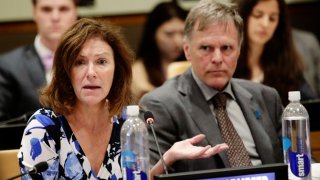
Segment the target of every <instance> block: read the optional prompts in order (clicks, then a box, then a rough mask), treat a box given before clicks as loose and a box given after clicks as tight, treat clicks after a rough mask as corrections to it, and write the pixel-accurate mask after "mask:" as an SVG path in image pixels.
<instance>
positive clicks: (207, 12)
mask: <svg viewBox="0 0 320 180" xmlns="http://www.w3.org/2000/svg"><path fill="white" fill-rule="evenodd" d="M184 33H185V41H184V45H183V48H184V52H185V55H186V57H187V59H188V61H190V62H191V64H192V66H191V68H189V69H188V70H187V71H186V72H184V73H183V74H182V75H180V76H177V77H175V78H173V79H171V80H168V81H167V82H166V83H165V84H164V85H162V86H161V87H159V88H157V89H155V90H154V91H152V92H150V93H148V94H146V95H145V96H143V97H142V99H141V101H140V105H141V106H142V107H144V108H146V109H148V110H150V111H151V112H153V113H154V116H155V119H156V122H155V123H154V128H155V131H156V134H157V136H158V140H159V144H160V148H161V151H162V152H165V151H167V150H168V149H169V148H170V147H171V146H172V145H173V144H174V143H175V142H177V141H180V140H183V139H187V138H190V137H193V136H195V135H197V134H205V136H206V140H204V141H203V142H201V143H200V144H199V145H201V146H205V145H211V146H215V145H216V144H220V143H223V142H224V141H226V139H227V138H226V136H223V135H222V134H223V133H222V131H221V130H223V129H221V128H220V126H221V123H220V122H219V123H220V124H219V123H218V119H219V117H217V116H216V115H217V111H216V109H218V108H216V107H215V106H214V105H213V102H212V101H213V100H212V99H214V98H215V96H216V95H217V94H224V95H225V96H226V97H227V103H226V105H225V107H226V110H227V114H228V117H229V119H230V121H231V124H232V125H231V126H233V127H234V129H235V131H233V132H236V133H235V134H236V135H237V136H238V137H239V136H240V138H238V139H239V141H240V142H239V143H240V144H243V145H244V148H243V152H244V153H245V154H246V156H247V161H248V165H260V164H268V163H280V162H283V155H282V147H281V114H282V110H283V107H282V104H281V100H280V97H279V95H278V93H277V91H276V90H275V89H273V88H270V87H267V86H264V85H261V84H258V83H254V82H251V81H247V80H239V79H234V78H232V76H233V73H234V71H235V68H236V66H237V60H238V57H239V54H240V47H241V42H242V36H243V22H242V19H241V17H240V16H239V14H238V13H237V11H236V9H235V7H234V6H233V5H231V4H228V3H226V2H218V1H215V0H202V1H200V2H199V3H198V4H197V5H195V6H194V7H193V8H192V9H191V11H190V12H189V14H188V17H187V19H186V26H185V32H184ZM217 107H218V106H217ZM230 121H229V122H230ZM150 134H151V131H150ZM149 142H150V143H149V144H150V153H151V163H152V164H154V163H155V162H157V161H158V160H159V156H158V153H157V148H156V146H155V143H154V142H153V138H152V136H150V141H149ZM228 145H229V149H228V150H227V151H224V152H221V153H219V154H218V155H215V156H213V157H210V158H206V159H197V160H182V161H177V162H176V163H174V164H173V165H172V168H173V170H174V171H176V172H181V171H194V170H204V169H212V168H225V167H239V166H237V165H233V164H232V163H231V155H230V149H237V148H232V146H235V144H233V143H229V144H228ZM243 145H242V147H243ZM164 158H166V157H164ZM232 158H242V155H240V153H239V154H238V157H237V156H233V157H232ZM240 167H243V166H241V165H240Z"/></svg>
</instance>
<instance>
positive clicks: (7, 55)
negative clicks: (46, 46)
mask: <svg viewBox="0 0 320 180" xmlns="http://www.w3.org/2000/svg"><path fill="white" fill-rule="evenodd" d="M30 52H32V53H36V51H34V46H33V45H31V44H30V45H25V46H20V47H17V48H15V49H12V50H10V51H8V52H4V53H2V54H0V60H1V61H6V60H7V61H8V60H10V61H15V60H19V59H18V57H19V58H25V57H26V53H30Z"/></svg>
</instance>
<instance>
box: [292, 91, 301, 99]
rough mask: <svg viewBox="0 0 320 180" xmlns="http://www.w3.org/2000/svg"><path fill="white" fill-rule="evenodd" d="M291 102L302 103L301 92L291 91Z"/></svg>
mask: <svg viewBox="0 0 320 180" xmlns="http://www.w3.org/2000/svg"><path fill="white" fill-rule="evenodd" d="M289 101H300V91H289Z"/></svg>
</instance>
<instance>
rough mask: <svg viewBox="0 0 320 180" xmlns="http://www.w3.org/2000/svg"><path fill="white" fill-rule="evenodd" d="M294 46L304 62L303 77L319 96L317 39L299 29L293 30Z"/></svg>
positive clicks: (319, 71)
mask: <svg viewBox="0 0 320 180" xmlns="http://www.w3.org/2000/svg"><path fill="white" fill-rule="evenodd" d="M292 37H293V41H294V44H295V46H296V48H297V50H298V52H299V53H300V55H301V57H302V59H303V60H304V61H303V63H304V72H303V73H304V76H305V78H306V80H307V82H308V83H309V84H310V85H311V87H312V88H313V89H314V90H315V91H316V93H317V94H318V96H320V46H319V42H318V39H317V37H316V36H315V35H314V34H312V33H310V32H308V31H303V30H300V29H293V31H292Z"/></svg>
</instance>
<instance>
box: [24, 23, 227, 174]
mask: <svg viewBox="0 0 320 180" xmlns="http://www.w3.org/2000/svg"><path fill="white" fill-rule="evenodd" d="M132 57H133V56H132V53H131V51H130V50H129V49H128V48H127V46H126V43H125V42H124V41H123V39H122V37H121V36H120V34H119V32H118V30H117V29H116V28H114V27H113V26H111V25H109V24H106V23H103V22H99V21H95V20H90V19H81V20H79V21H77V22H76V23H75V24H74V25H73V26H72V27H71V28H70V29H69V30H68V31H67V32H66V33H65V34H64V36H63V37H62V39H61V42H60V44H59V46H58V48H57V50H56V52H55V60H54V64H53V78H52V81H51V83H50V84H49V85H48V86H47V87H46V88H44V89H43V90H42V93H41V96H40V99H41V103H42V104H43V105H44V106H45V107H50V109H49V108H42V109H40V110H38V111H37V112H36V113H35V114H34V115H33V116H32V117H31V118H30V120H29V122H28V125H27V127H26V129H25V131H24V134H23V137H22V142H21V148H20V152H19V155H18V156H19V162H20V166H21V170H22V172H26V171H27V169H28V167H32V166H34V165H35V164H37V163H39V162H41V161H46V162H48V164H49V168H48V169H47V170H46V171H45V172H43V173H41V174H40V173H38V174H34V175H31V177H32V178H42V179H69V178H70V179H121V178H122V172H121V166H120V155H121V145H120V129H121V125H122V124H123V122H124V119H123V118H122V117H121V115H120V114H121V111H122V109H123V107H124V106H126V105H128V104H130V103H131V94H130V85H131V80H132V79H131V78H132V73H131V64H132V59H133V58H132ZM203 138H204V136H203V135H198V136H195V137H193V138H191V139H187V140H184V141H181V142H179V143H177V144H176V145H174V146H173V147H172V149H171V150H169V151H167V152H166V153H165V154H164V158H165V162H166V163H167V164H168V165H170V164H171V163H173V162H174V161H176V160H178V159H180V158H187V159H188V158H202V157H207V156H211V155H213V154H215V153H218V152H220V151H221V150H223V149H225V148H226V145H224V144H222V145H219V146H217V147H214V148H211V147H209V146H208V147H197V146H193V144H195V143H197V142H199V141H201V140H202V139H203ZM180 146H182V147H184V148H182V149H181V148H178V149H177V148H176V147H180ZM180 149H181V150H180ZM186 149H188V150H189V151H191V153H190V154H188V153H186V152H184V151H186ZM177 150H178V151H177ZM162 172H163V168H162V166H161V165H160V164H159V163H158V164H157V165H155V166H154V168H153V169H152V171H151V174H152V177H153V175H155V174H159V173H162ZM31 177H29V175H26V176H25V178H31Z"/></svg>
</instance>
